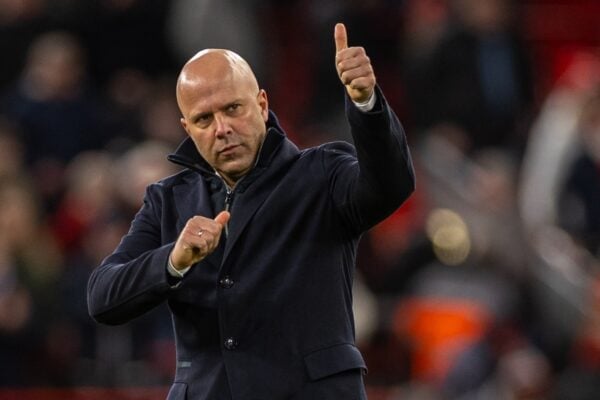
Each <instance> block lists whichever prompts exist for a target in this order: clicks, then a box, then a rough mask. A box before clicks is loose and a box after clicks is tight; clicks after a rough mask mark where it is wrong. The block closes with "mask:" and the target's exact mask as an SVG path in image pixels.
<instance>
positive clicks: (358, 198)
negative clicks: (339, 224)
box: [324, 87, 415, 234]
mask: <svg viewBox="0 0 600 400" xmlns="http://www.w3.org/2000/svg"><path fill="white" fill-rule="evenodd" d="M375 93H376V96H377V101H376V104H375V106H374V107H373V109H372V110H371V111H369V112H362V111H360V110H359V109H357V108H356V106H355V105H354V104H353V103H352V101H351V100H350V99H349V98H348V97H346V115H347V118H348V122H349V124H350V129H351V133H352V138H353V140H354V147H355V148H354V149H353V148H352V146H350V145H347V144H337V145H333V146H331V147H329V149H328V151H326V152H325V156H324V163H325V166H324V168H325V170H326V174H327V175H328V179H329V188H330V195H331V196H332V198H333V201H334V203H335V205H336V208H337V209H338V210H339V212H340V215H341V216H342V218H343V220H344V221H345V222H346V224H347V225H348V226H349V227H350V228H351V229H352V230H353V231H354V233H357V234H359V233H361V232H363V231H365V230H367V229H369V228H371V227H373V226H374V225H375V224H377V223H378V222H380V221H382V220H383V219H385V218H386V217H387V216H389V215H390V214H392V213H393V212H394V211H395V210H396V209H397V208H398V207H400V205H401V204H402V203H403V202H404V201H405V200H406V199H407V198H408V197H409V196H410V194H411V193H412V192H413V191H414V189H415V174H414V169H413V164H412V159H411V156H410V151H409V149H408V144H407V140H406V135H405V133H404V129H403V128H402V125H401V124H400V121H399V120H398V118H397V116H396V115H395V113H394V111H393V110H392V109H391V108H390V107H389V105H388V103H387V101H386V99H385V97H384V96H383V93H382V92H381V90H380V89H379V87H376V91H375Z"/></svg>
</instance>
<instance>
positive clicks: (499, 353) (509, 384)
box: [0, 0, 600, 400]
mask: <svg viewBox="0 0 600 400" xmlns="http://www.w3.org/2000/svg"><path fill="white" fill-rule="evenodd" d="M598 15H600V6H599V4H598V3H597V2H595V1H594V0H587V1H586V0H577V1H562V2H561V1H552V2H549V1H542V0H529V1H519V2H517V1H511V0H369V1H364V0H362V1H347V0H346V1H344V0H318V1H317V0H293V1H286V2H279V1H257V0H250V1H241V0H238V1H236V0H219V1H211V0H170V1H164V0H163V1H161V0H96V1H89V2H88V1H83V2H82V1H77V0H0V52H1V53H2V54H3V55H4V56H3V57H2V61H0V387H4V388H7V387H40V386H43V387H48V386H58V387H71V386H90V385H94V386H117V387H118V386H139V385H148V384H149V383H151V384H158V385H166V384H168V383H169V382H170V380H171V378H172V374H173V371H174V363H175V355H174V344H173V337H172V331H171V322H170V317H169V313H168V310H167V309H166V306H162V307H159V308H158V309H156V310H154V311H152V312H150V313H148V314H147V315H145V316H144V317H142V318H140V319H138V320H136V321H134V322H131V323H128V324H125V325H122V326H118V327H104V326H100V325H97V324H95V323H94V322H93V321H92V320H91V319H90V317H89V316H88V314H87V306H86V284H87V278H88V276H89V274H90V272H91V270H92V269H93V268H95V267H96V266H97V265H98V264H99V263H100V262H101V260H102V259H103V257H105V256H107V255H108V254H110V252H111V251H112V250H113V249H114V248H115V247H116V245H117V244H118V241H119V240H120V238H121V236H122V235H123V234H124V233H126V232H127V230H128V227H129V223H130V221H131V219H132V218H133V216H134V214H135V212H136V211H137V210H138V208H139V207H140V205H141V201H142V199H143V196H144V191H145V187H146V185H147V184H149V183H151V182H154V181H156V180H158V179H160V178H162V177H165V176H168V175H170V174H173V173H175V172H177V167H176V166H174V165H171V164H170V163H169V162H168V161H167V160H166V156H167V155H168V154H169V153H170V152H172V151H174V150H175V148H176V146H177V145H178V143H179V142H180V141H181V140H182V139H183V138H184V135H185V133H184V131H183V130H182V128H181V127H180V125H179V112H178V110H177V106H176V103H175V96H174V87H175V80H176V77H177V73H178V71H179V69H180V67H181V65H182V64H183V62H185V60H187V59H188V58H189V57H190V56H191V55H193V54H194V53H195V52H196V51H197V50H199V49H202V48H206V47H222V48H230V49H233V50H235V51H237V52H238V53H240V54H241V55H242V56H243V57H244V58H246V59H247V60H248V61H249V62H250V63H251V65H253V67H254V69H255V72H256V74H257V77H258V79H259V82H260V83H261V85H262V86H263V87H264V88H265V89H266V90H267V93H268V95H269V100H270V105H271V107H272V108H273V109H274V111H275V112H276V113H277V114H278V116H279V118H280V120H281V122H282V125H283V126H284V128H285V129H286V131H287V133H288V135H289V136H290V137H291V138H292V139H293V140H294V141H295V142H296V143H297V144H298V145H299V146H300V147H307V146H310V145H313V144H317V143H321V142H324V141H330V140H351V139H350V137H349V135H348V131H347V125H346V123H345V120H344V118H345V117H344V114H343V101H344V97H343V88H342V87H341V85H340V83H339V81H338V79H337V76H336V74H335V68H334V64H333V58H334V57H333V55H334V43H333V25H334V23H335V22H337V21H343V22H345V23H346V25H347V27H348V33H349V40H350V44H351V45H362V46H364V47H365V48H366V50H367V53H368V54H369V56H370V57H371V59H372V61H373V64H374V67H375V72H376V74H377V78H378V82H379V84H380V85H381V86H382V88H383V90H384V93H385V94H386V97H387V99H388V101H389V102H390V103H391V104H392V106H393V107H394V109H395V110H396V111H397V113H398V114H399V116H400V119H401V120H402V121H403V123H404V125H405V128H406V130H407V133H408V137H409V142H410V145H411V148H412V151H413V157H414V161H415V164H416V165H415V166H416V169H417V191H416V193H415V194H414V195H413V196H412V197H411V199H410V200H409V201H408V202H407V203H406V204H405V206H404V207H403V208H401V209H400V210H398V211H397V212H396V213H395V214H394V215H392V216H391V217H390V218H388V219H387V220H386V221H384V222H383V223H381V224H380V225H378V226H376V227H375V228H374V229H372V230H371V231H370V232H368V234H366V235H365V236H364V238H363V240H362V242H361V248H360V251H359V256H358V271H357V276H356V289H355V311H356V322H357V339H358V343H359V346H360V348H361V350H362V352H363V354H364V355H365V358H366V361H367V365H368V366H369V373H368V375H366V378H365V379H366V383H367V385H368V388H369V392H370V398H372V399H374V400H395V399H403V400H404V399H419V400H428V399H431V400H437V399H457V400H463V399H464V400H466V399H469V400H471V399H482V400H483V399H486V400H487V399H576V400H577V399H594V398H596V397H595V396H597V393H600V263H599V262H598V257H600V27H599V25H598V23H597V17H598ZM569 21H571V22H569ZM273 229H276V228H275V227H274V228H273Z"/></svg>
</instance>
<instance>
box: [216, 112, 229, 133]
mask: <svg viewBox="0 0 600 400" xmlns="http://www.w3.org/2000/svg"><path fill="white" fill-rule="evenodd" d="M230 132H231V127H230V126H229V122H228V121H227V117H226V116H224V115H220V114H216V115H215V136H217V137H222V136H225V135H227V134H229V133H230Z"/></svg>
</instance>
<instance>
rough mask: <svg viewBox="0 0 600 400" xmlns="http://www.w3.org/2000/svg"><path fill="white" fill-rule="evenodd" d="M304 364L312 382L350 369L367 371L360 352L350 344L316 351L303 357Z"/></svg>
mask: <svg viewBox="0 0 600 400" xmlns="http://www.w3.org/2000/svg"><path fill="white" fill-rule="evenodd" d="M304 364H305V366H306V370H307V372H308V377H309V378H310V379H311V380H313V381H314V380H317V379H322V378H325V377H328V376H330V375H334V374H337V373H339V372H342V371H347V370H350V369H362V370H363V371H366V370H367V366H366V365H365V361H364V360H363V358H362V355H361V354H360V351H359V350H358V349H357V348H356V346H355V345H353V344H351V343H342V344H338V345H334V346H331V347H327V348H324V349H320V350H316V351H314V352H312V353H310V354H308V355H307V356H305V357H304Z"/></svg>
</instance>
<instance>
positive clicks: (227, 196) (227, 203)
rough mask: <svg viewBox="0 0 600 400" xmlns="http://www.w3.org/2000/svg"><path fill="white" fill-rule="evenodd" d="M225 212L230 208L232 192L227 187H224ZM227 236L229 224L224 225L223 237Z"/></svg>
mask: <svg viewBox="0 0 600 400" xmlns="http://www.w3.org/2000/svg"><path fill="white" fill-rule="evenodd" d="M225 190H226V193H225V211H228V212H229V209H230V208H231V203H232V202H233V190H232V189H230V188H229V186H227V185H225ZM228 236H229V222H227V223H226V224H225V237H228Z"/></svg>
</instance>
